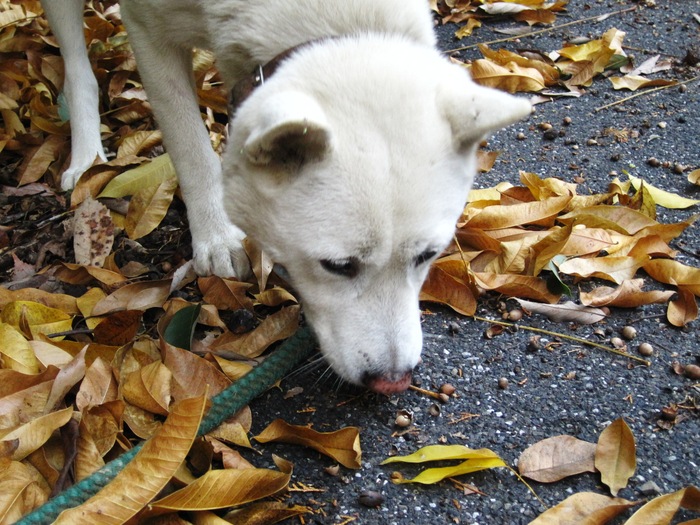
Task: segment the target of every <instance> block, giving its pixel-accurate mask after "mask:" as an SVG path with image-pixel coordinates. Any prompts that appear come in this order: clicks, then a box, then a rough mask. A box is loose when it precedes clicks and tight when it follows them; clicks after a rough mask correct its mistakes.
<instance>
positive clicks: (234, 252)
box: [192, 224, 251, 279]
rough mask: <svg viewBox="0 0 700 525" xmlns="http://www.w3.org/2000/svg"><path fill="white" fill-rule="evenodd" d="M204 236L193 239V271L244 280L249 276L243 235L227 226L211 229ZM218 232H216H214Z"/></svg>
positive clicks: (199, 273) (233, 227) (229, 225)
mask: <svg viewBox="0 0 700 525" xmlns="http://www.w3.org/2000/svg"><path fill="white" fill-rule="evenodd" d="M212 230H215V231H209V232H207V234H206V235H200V236H199V238H198V239H193V241H192V250H193V255H194V270H195V272H197V274H198V275H218V276H219V277H236V278H238V279H246V278H247V277H249V276H250V274H251V270H250V262H249V261H248V256H247V255H246V252H245V250H244V249H243V239H244V238H245V234H244V233H243V232H242V231H241V230H239V229H238V228H236V227H235V226H233V225H231V224H228V225H226V227H224V228H221V229H216V228H212ZM216 230H218V231H216Z"/></svg>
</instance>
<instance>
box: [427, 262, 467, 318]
mask: <svg viewBox="0 0 700 525" xmlns="http://www.w3.org/2000/svg"><path fill="white" fill-rule="evenodd" d="M453 270H456V271H457V272H458V274H459V276H457V275H453ZM465 273H466V271H465V264H464V263H463V262H461V261H456V262H455V261H448V262H443V261H441V260H438V261H437V262H436V263H435V264H433V265H432V267H431V268H430V273H429V274H428V279H427V280H426V281H425V283H423V288H422V289H421V291H420V300H421V301H431V302H435V303H441V304H445V305H447V306H449V307H450V308H452V309H453V310H455V311H456V312H458V313H460V314H462V315H474V313H475V312H476V299H477V297H478V290H477V289H476V287H475V286H474V284H473V283H471V282H467V281H465V280H464V279H463V278H462V277H461V276H463V275H464V274H465Z"/></svg>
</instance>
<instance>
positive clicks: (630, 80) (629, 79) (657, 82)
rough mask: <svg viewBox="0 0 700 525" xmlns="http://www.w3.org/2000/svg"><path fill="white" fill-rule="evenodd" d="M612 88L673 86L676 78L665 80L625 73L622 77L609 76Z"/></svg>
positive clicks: (636, 88) (634, 88) (630, 88)
mask: <svg viewBox="0 0 700 525" xmlns="http://www.w3.org/2000/svg"><path fill="white" fill-rule="evenodd" d="M610 82H611V83H612V85H613V89H629V90H630V91H637V90H638V89H642V88H650V87H661V86H673V85H674V84H678V81H677V80H665V79H662V78H654V79H652V78H646V77H642V76H639V75H631V74H630V75H625V76H624V77H610Z"/></svg>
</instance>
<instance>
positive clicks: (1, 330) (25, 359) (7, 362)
mask: <svg viewBox="0 0 700 525" xmlns="http://www.w3.org/2000/svg"><path fill="white" fill-rule="evenodd" d="M0 357H2V362H3V368H9V369H10V370H16V371H17V372H21V373H22V374H38V373H39V362H38V361H37V359H36V357H35V355H34V351H33V350H32V347H31V346H30V345H29V342H28V341H27V339H26V338H25V337H24V336H23V335H22V334H21V333H20V332H19V330H17V329H16V328H15V327H13V326H11V325H9V324H7V323H3V322H0Z"/></svg>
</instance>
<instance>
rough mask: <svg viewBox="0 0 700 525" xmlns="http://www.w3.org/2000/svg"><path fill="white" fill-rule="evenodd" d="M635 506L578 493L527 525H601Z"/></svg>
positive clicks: (615, 499)
mask: <svg viewBox="0 0 700 525" xmlns="http://www.w3.org/2000/svg"><path fill="white" fill-rule="evenodd" d="M635 505H638V503H636V502H633V501H628V500H626V499H622V498H611V497H609V496H604V495H602V494H596V493H594V492H579V493H576V494H573V495H571V496H569V497H568V498H566V499H565V500H564V501H562V502H561V503H559V504H558V505H556V506H554V507H552V508H551V509H548V510H546V511H545V512H543V513H542V514H540V515H539V516H538V517H537V518H535V519H534V520H532V521H531V522H530V523H529V525H603V524H604V523H608V522H609V521H610V520H611V519H612V518H614V517H615V516H617V515H619V514H621V513H622V512H624V511H625V510H627V509H629V508H630V507H634V506H635ZM647 523H650V522H647Z"/></svg>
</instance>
